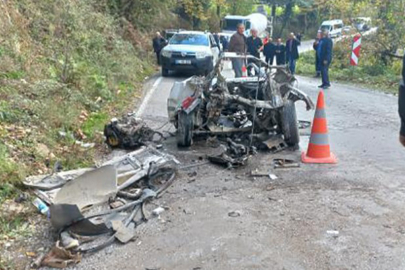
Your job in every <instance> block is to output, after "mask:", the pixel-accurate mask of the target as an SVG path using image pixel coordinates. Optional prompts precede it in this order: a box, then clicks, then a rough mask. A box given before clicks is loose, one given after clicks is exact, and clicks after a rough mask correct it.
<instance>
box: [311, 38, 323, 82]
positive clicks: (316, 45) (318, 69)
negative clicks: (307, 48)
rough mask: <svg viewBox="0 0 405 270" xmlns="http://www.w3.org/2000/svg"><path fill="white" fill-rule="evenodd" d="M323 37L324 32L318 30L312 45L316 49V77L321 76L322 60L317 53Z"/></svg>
mask: <svg viewBox="0 0 405 270" xmlns="http://www.w3.org/2000/svg"><path fill="white" fill-rule="evenodd" d="M321 38H322V32H318V34H317V35H316V38H315V42H314V44H313V46H312V47H313V48H314V50H315V72H316V73H315V78H319V77H321V62H320V61H319V57H318V54H317V51H318V46H319V41H320V40H321Z"/></svg>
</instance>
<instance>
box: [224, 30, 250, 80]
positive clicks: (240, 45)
mask: <svg viewBox="0 0 405 270" xmlns="http://www.w3.org/2000/svg"><path fill="white" fill-rule="evenodd" d="M244 32H245V26H244V25H243V24H241V23H240V24H238V26H237V31H236V33H235V34H233V35H232V37H231V40H230V41H229V45H228V51H229V52H234V53H238V54H246V49H247V48H246V47H247V46H246V37H245V34H244ZM243 64H244V61H243V59H232V67H233V71H234V72H235V77H236V78H239V77H242V67H243Z"/></svg>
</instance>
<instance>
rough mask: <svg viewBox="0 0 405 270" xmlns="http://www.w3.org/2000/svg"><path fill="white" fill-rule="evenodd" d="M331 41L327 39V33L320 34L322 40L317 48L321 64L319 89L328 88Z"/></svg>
mask: <svg viewBox="0 0 405 270" xmlns="http://www.w3.org/2000/svg"><path fill="white" fill-rule="evenodd" d="M332 51H333V41H332V39H331V38H330V37H329V32H328V31H324V32H323V33H322V39H321V40H320V41H319V44H318V48H317V51H316V53H317V55H318V58H319V61H320V64H321V75H322V84H321V85H319V86H318V87H319V88H323V89H328V88H329V87H330V81H329V66H330V64H331V62H332Z"/></svg>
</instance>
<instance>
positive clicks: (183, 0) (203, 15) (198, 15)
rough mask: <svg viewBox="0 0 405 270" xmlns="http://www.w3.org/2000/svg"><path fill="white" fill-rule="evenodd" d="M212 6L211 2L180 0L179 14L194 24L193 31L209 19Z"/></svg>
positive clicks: (204, 0) (205, 0)
mask: <svg viewBox="0 0 405 270" xmlns="http://www.w3.org/2000/svg"><path fill="white" fill-rule="evenodd" d="M210 5H211V1H210V0H180V1H179V10H178V12H179V13H180V15H182V16H183V17H184V18H185V19H187V20H189V21H190V22H191V23H192V26H193V29H198V28H199V27H200V26H201V22H202V21H205V20H207V19H208V10H209V8H210Z"/></svg>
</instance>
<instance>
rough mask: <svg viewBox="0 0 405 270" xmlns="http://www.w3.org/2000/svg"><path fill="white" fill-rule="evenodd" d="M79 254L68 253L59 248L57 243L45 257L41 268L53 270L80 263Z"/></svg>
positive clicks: (80, 257)
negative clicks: (51, 268)
mask: <svg viewBox="0 0 405 270" xmlns="http://www.w3.org/2000/svg"><path fill="white" fill-rule="evenodd" d="M81 259H82V256H81V254H80V253H76V254H73V253H71V252H70V251H68V250H66V249H64V248H63V247H60V246H59V241H58V242H56V245H55V246H54V247H53V248H52V250H51V251H50V252H49V253H48V254H46V255H45V257H44V258H43V260H42V262H41V266H49V267H55V268H66V267H68V266H69V265H71V264H77V263H79V262H80V261H81Z"/></svg>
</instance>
